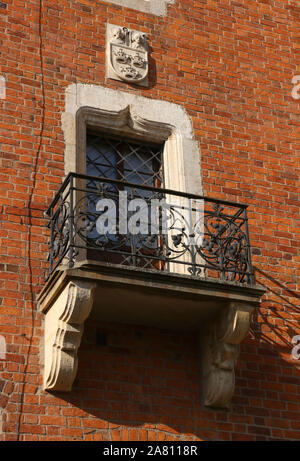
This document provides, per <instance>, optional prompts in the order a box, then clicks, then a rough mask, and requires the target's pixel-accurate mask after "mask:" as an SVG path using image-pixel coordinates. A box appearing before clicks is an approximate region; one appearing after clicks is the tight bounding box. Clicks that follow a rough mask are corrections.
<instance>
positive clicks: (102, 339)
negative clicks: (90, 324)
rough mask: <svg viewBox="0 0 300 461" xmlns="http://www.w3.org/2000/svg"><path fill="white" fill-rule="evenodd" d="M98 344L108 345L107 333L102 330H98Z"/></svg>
mask: <svg viewBox="0 0 300 461" xmlns="http://www.w3.org/2000/svg"><path fill="white" fill-rule="evenodd" d="M96 344H97V346H107V334H106V333H103V332H102V331H97V333H96Z"/></svg>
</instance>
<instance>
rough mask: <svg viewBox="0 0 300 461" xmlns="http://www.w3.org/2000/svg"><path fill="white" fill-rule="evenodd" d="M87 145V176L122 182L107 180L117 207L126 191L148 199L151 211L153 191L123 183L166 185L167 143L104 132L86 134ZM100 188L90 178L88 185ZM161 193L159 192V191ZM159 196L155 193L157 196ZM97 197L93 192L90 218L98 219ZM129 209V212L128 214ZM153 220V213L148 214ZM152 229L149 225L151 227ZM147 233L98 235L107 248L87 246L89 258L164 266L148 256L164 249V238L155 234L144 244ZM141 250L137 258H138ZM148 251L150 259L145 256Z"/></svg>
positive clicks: (155, 266)
mask: <svg viewBox="0 0 300 461" xmlns="http://www.w3.org/2000/svg"><path fill="white" fill-rule="evenodd" d="M86 145H87V148H86V172H87V175H88V176H96V177H103V178H107V179H113V180H115V179H116V180H119V181H121V182H120V183H118V184H117V185H116V184H110V183H107V184H106V185H105V187H106V191H105V194H106V197H108V198H111V199H112V200H114V202H115V204H116V209H117V210H118V193H119V191H125V192H127V193H128V196H127V197H128V200H130V199H133V198H142V199H144V200H146V201H147V202H148V205H149V208H148V209H149V213H150V209H151V205H150V200H151V198H153V197H154V193H153V191H151V190H150V191H149V190H146V189H143V188H141V189H135V190H134V192H133V189H132V187H130V186H128V185H126V184H122V181H124V182H125V183H133V184H138V185H141V186H151V187H155V188H156V189H159V188H161V187H163V185H164V178H163V162H162V155H163V148H164V144H158V145H157V144H151V143H144V142H142V143H141V142H140V143H138V142H136V141H132V140H128V139H124V138H114V137H107V136H105V135H104V134H99V133H96V134H93V133H89V134H88V135H87V143H86ZM97 186H98V187H99V181H98V180H93V179H91V178H89V179H88V181H87V187H88V188H90V189H91V190H93V189H95V188H97ZM158 192H159V191H158ZM155 197H156V196H155ZM95 208H96V200H95V199H94V198H93V193H91V195H90V197H89V200H88V210H89V211H90V212H91V213H90V215H89V217H88V218H89V220H90V221H93V222H95V216H96V213H95ZM129 216H130V212H129V213H128V217H129ZM149 222H150V214H149ZM149 232H150V227H149ZM148 235H149V233H148V234H147V235H142V234H139V235H138V236H132V235H129V234H127V235H110V234H107V235H105V236H99V237H98V238H97V242H98V246H101V243H103V247H104V248H105V250H104V251H99V250H98V249H94V248H93V246H94V245H93V244H92V245H91V247H90V248H88V249H87V256H88V258H89V259H93V260H98V261H105V262H109V263H113V264H125V265H132V264H134V265H135V266H139V267H143V268H156V269H163V264H162V262H161V261H160V260H152V259H150V258H149V256H151V254H153V255H155V254H156V253H157V252H159V251H161V239H160V238H158V237H157V236H153V237H152V238H151V241H150V242H148V243H147V245H146V246H145V243H144V242H145V239H147V238H148V237H147V236H148ZM95 237H96V234H95V229H94V230H93V232H91V233H88V238H89V239H90V241H91V242H94V241H95ZM136 253H138V257H136V256H137V255H136ZM145 253H146V254H147V258H146V259H145V258H144V256H145Z"/></svg>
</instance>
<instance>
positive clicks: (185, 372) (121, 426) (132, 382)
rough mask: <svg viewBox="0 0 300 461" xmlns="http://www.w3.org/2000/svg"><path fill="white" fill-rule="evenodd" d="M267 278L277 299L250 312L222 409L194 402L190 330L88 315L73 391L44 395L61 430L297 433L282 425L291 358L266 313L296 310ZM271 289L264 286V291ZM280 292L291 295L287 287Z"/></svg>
mask: <svg viewBox="0 0 300 461" xmlns="http://www.w3.org/2000/svg"><path fill="white" fill-rule="evenodd" d="M270 282H272V284H278V287H279V288H280V293H281V294H280V296H279V297H280V299H281V300H282V303H281V304H278V303H277V304H276V305H275V304H273V301H272V302H271V301H267V303H268V304H267V305H268V307H267V308H263V309H262V312H261V311H258V312H257V313H256V314H255V316H254V323H253V330H252V333H251V334H250V335H249V336H248V338H247V340H246V341H245V343H244V344H243V345H242V348H241V349H242V350H241V356H240V359H239V363H238V367H237V374H236V391H235V396H234V398H233V401H232V405H231V408H230V409H229V410H227V411H226V410H216V409H209V408H205V407H203V406H202V405H201V403H200V401H201V400H200V392H201V383H200V379H199V377H200V364H199V356H198V335H197V334H196V333H182V332H179V333H176V332H171V331H167V330H158V329H152V328H147V327H132V326H124V325H116V324H105V325H104V324H99V325H97V324H95V323H92V322H91V321H90V322H89V321H87V323H86V326H85V333H84V336H83V340H82V345H81V348H80V350H79V364H80V366H79V370H78V375H77V379H76V380H75V382H74V386H73V391H72V392H71V393H70V394H62V393H60V394H58V393H55V394H54V395H51V394H45V395H46V397H45V401H46V403H47V402H48V403H49V405H51V404H53V405H57V400H56V398H57V397H58V398H59V399H60V403H61V404H62V405H63V406H64V405H66V406H65V407H63V409H62V415H65V416H69V417H70V419H69V423H68V424H69V427H70V429H69V430H70V432H69V433H68V434H69V437H72V436H73V437H74V438H75V439H79V440H80V439H83V440H149V441H150V440H189V441H192V440H272V439H276V440H277V439H280V438H281V439H284V440H288V439H291V440H295V439H297V434H296V433H295V432H292V430H290V431H289V430H288V429H290V420H292V419H293V411H292V410H291V404H292V402H293V399H294V402H297V394H295V395H293V394H290V395H289V398H287V397H286V396H287V390H286V386H295V385H297V384H298V385H299V377H297V375H296V373H295V372H294V370H295V369H296V366H295V365H297V364H295V363H292V361H291V360H289V359H288V358H287V355H286V354H282V351H285V352H287V354H288V357H289V356H290V353H291V341H290V340H289V336H288V335H287V331H288V330H287V328H286V327H285V326H284V323H281V322H279V323H278V325H277V326H276V324H273V323H272V321H271V318H274V319H275V318H278V319H279V320H284V321H286V318H285V316H284V315H281V314H280V306H281V310H282V312H289V313H291V309H292V308H293V312H297V313H298V312H299V309H298V308H297V307H296V305H294V304H292V303H291V302H290V301H288V299H286V298H285V294H284V293H285V292H286V291H287V290H286V288H285V287H283V286H282V285H281V284H279V283H278V282H276V281H274V280H273V279H271V280H270ZM268 284H269V282H268ZM266 285H267V283H266ZM274 293H276V296H278V293H277V292H276V291H275V290H274ZM274 293H273V290H272V289H271V290H270V289H269V293H268V296H269V298H272V296H273V294H274ZM288 294H289V297H290V298H294V297H295V293H294V292H292V291H291V290H288ZM272 306H273V307H272ZM287 309H289V310H287ZM265 310H266V312H269V314H268V313H265ZM257 322H262V328H258V326H257ZM289 324H292V318H291V319H288V325H289ZM264 326H267V328H269V327H270V334H268V333H266V334H265V333H264V331H263V330H264V328H263V327H264ZM272 335H273V336H272ZM286 335H287V336H286ZM291 392H293V391H291ZM52 399H53V401H52ZM265 402H267V404H265ZM295 405H297V403H295ZM295 411H296V410H295ZM294 419H295V420H297V412H295V418H294ZM76 421H77V422H76ZM274 421H275V422H274ZM73 422H74V424H75V425H77V426H75V427H73V426H72V424H73ZM276 424H278V425H279V426H277V427H276ZM280 424H281V426H280ZM284 428H285V429H284ZM285 430H286V431H287V432H284V431H285ZM72 431H73V432H72ZM76 431H77V432H76ZM66 434H67V433H66ZM72 434H73V435H72ZM295 434H296V435H295ZM298 438H300V436H299V433H298Z"/></svg>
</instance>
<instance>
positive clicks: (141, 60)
mask: <svg viewBox="0 0 300 461" xmlns="http://www.w3.org/2000/svg"><path fill="white" fill-rule="evenodd" d="M106 66H107V77H109V78H112V79H114V80H120V81H124V82H128V83H134V84H136V85H141V86H147V85H148V45H147V38H146V34H144V33H142V32H138V31H136V30H132V29H127V27H120V26H114V25H112V24H108V25H107V42H106Z"/></svg>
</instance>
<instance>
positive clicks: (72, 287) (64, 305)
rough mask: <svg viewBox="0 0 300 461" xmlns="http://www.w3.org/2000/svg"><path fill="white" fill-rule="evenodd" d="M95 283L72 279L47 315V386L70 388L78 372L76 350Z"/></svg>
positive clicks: (45, 387)
mask: <svg viewBox="0 0 300 461" xmlns="http://www.w3.org/2000/svg"><path fill="white" fill-rule="evenodd" d="M95 288H96V284H95V283H94V282H89V281H83V280H73V281H72V282H69V283H68V284H67V285H66V287H65V288H64V289H63V291H62V292H61V293H60V294H59V296H58V297H57V298H56V300H55V301H54V302H53V303H51V304H50V306H49V307H48V308H47V312H46V315H45V348H44V357H45V362H44V365H45V370H44V389H45V390H49V391H70V390H71V388H72V384H73V381H74V379H75V376H76V372H77V362H78V359H77V350H78V347H79V345H80V342H81V337H82V333H83V326H84V321H85V320H86V318H87V317H88V316H89V314H90V311H91V308H92V304H93V294H94V290H95Z"/></svg>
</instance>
